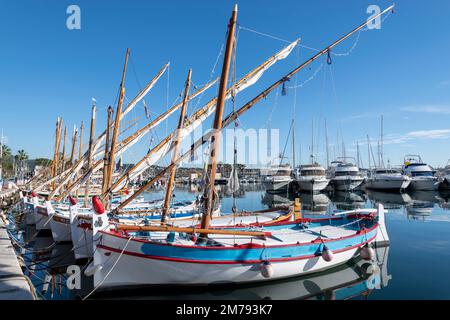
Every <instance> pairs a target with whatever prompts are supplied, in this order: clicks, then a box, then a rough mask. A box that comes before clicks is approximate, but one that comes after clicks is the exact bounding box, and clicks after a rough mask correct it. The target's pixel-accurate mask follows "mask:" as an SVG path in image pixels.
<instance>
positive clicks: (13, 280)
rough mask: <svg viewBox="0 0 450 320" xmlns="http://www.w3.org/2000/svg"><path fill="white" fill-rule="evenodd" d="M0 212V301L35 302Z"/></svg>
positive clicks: (4, 219) (4, 218)
mask: <svg viewBox="0 0 450 320" xmlns="http://www.w3.org/2000/svg"><path fill="white" fill-rule="evenodd" d="M5 221H6V217H5V216H4V215H3V212H1V211H0V300H35V297H34V295H33V293H32V288H31V286H30V282H29V280H27V278H26V277H25V276H24V274H23V272H22V269H21V268H20V265H19V261H18V260H17V256H16V253H15V251H14V248H13V245H12V244H11V240H10V238H9V235H8V232H7V230H6V225H5Z"/></svg>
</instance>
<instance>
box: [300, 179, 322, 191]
mask: <svg viewBox="0 0 450 320" xmlns="http://www.w3.org/2000/svg"><path fill="white" fill-rule="evenodd" d="M297 182H298V185H299V187H300V191H316V192H320V191H323V190H325V188H326V187H327V186H328V183H329V182H330V180H328V179H321V180H315V179H298V180H297Z"/></svg>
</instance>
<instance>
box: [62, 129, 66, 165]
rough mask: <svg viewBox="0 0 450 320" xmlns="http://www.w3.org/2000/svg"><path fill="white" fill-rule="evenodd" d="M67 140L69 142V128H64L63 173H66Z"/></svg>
mask: <svg viewBox="0 0 450 320" xmlns="http://www.w3.org/2000/svg"><path fill="white" fill-rule="evenodd" d="M66 140H67V126H66V127H64V139H63V149H62V155H61V172H64V169H65V168H66Z"/></svg>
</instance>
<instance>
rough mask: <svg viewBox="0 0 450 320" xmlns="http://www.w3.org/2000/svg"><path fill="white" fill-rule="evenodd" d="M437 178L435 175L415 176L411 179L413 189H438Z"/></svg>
mask: <svg viewBox="0 0 450 320" xmlns="http://www.w3.org/2000/svg"><path fill="white" fill-rule="evenodd" d="M436 182H437V179H436V178H435V177H414V178H412V180H411V184H410V188H411V189H412V190H436V189H437V185H436Z"/></svg>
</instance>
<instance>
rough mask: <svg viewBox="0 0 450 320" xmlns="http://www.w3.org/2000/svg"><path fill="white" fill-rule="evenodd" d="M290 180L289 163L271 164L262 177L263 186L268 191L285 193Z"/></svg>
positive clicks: (290, 170)
mask: <svg viewBox="0 0 450 320" xmlns="http://www.w3.org/2000/svg"><path fill="white" fill-rule="evenodd" d="M291 181H292V169H291V166H290V165H289V164H282V165H279V166H271V167H270V168H269V170H268V174H267V175H266V177H265V178H264V187H265V188H266V191H267V192H268V193H287V192H288V188H289V184H290V183H291Z"/></svg>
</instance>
